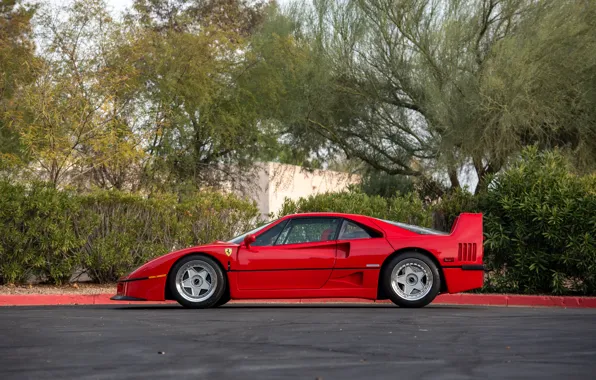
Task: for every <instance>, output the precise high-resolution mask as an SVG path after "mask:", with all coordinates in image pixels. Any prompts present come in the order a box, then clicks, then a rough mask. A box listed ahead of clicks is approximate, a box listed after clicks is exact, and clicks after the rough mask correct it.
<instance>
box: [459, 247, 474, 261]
mask: <svg viewBox="0 0 596 380" xmlns="http://www.w3.org/2000/svg"><path fill="white" fill-rule="evenodd" d="M477 252H478V248H477V245H476V243H459V244H458V247H457V260H458V261H471V262H475V261H476V255H477Z"/></svg>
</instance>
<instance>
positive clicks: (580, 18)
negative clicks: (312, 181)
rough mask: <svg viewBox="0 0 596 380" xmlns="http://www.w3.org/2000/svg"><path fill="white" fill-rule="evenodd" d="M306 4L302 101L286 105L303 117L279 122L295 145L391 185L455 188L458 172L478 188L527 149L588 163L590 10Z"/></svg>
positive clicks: (424, 2)
mask: <svg viewBox="0 0 596 380" xmlns="http://www.w3.org/2000/svg"><path fill="white" fill-rule="evenodd" d="M313 5H314V6H313V7H312V11H309V10H308V9H307V8H305V11H304V12H303V13H302V14H301V13H298V15H299V16H298V17H296V16H293V17H294V19H295V20H296V22H297V23H301V25H302V27H301V28H297V30H299V33H294V36H295V37H296V38H298V39H301V40H302V41H303V43H309V44H310V48H309V53H310V56H309V63H308V65H309V66H310V68H311V69H307V70H305V75H304V76H303V77H302V78H301V80H300V81H301V82H302V83H303V84H302V86H303V87H304V88H307V92H306V93H305V96H304V97H302V98H296V97H289V98H287V99H283V100H282V101H286V100H290V101H293V102H294V108H295V109H301V110H304V111H305V112H302V114H301V115H299V116H298V117H294V118H291V119H290V120H289V121H287V122H285V124H286V125H288V126H295V128H293V132H292V134H293V136H294V137H295V138H296V139H297V140H298V141H308V139H313V137H312V136H313V135H315V136H319V137H323V138H324V139H325V140H326V141H328V142H331V143H332V144H333V145H334V146H336V147H339V148H341V149H342V150H343V151H344V152H345V153H346V155H348V156H349V157H356V158H358V159H361V160H363V161H364V162H366V163H368V164H369V165H370V166H372V167H373V168H374V169H376V170H382V171H384V172H386V173H388V174H398V175H408V176H414V177H416V176H421V175H423V174H425V173H429V172H432V171H436V170H439V171H444V172H445V173H446V174H447V175H448V177H449V179H450V182H451V185H452V186H453V187H459V186H460V181H459V176H458V173H460V172H461V170H462V168H463V167H466V166H471V167H472V168H473V171H474V172H475V174H476V175H477V177H478V178H479V179H480V180H481V181H482V179H483V178H485V177H486V176H487V175H489V174H491V173H494V172H497V171H499V170H500V169H501V168H502V167H503V166H504V165H506V164H507V162H508V159H509V158H510V157H515V155H516V154H517V152H519V151H520V149H521V148H522V147H523V146H525V145H529V144H535V143H537V144H541V145H543V146H544V147H548V148H550V147H553V146H567V145H569V146H570V148H571V149H574V150H575V151H578V152H579V151H581V152H583V153H587V154H588V155H590V154H592V153H593V149H592V147H593V146H594V144H592V143H591V141H594V119H593V112H592V111H591V110H593V109H594V107H593V106H590V105H593V104H594V103H593V101H594V96H593V88H594V87H593V86H592V83H593V80H594V79H593V78H594V71H593V70H594V67H595V66H594V64H593V60H594V57H595V56H594V54H593V51H594V36H595V34H594V33H593V30H594V27H593V23H594V21H593V20H594V12H595V9H596V6H595V3H594V2H590V1H578V2H558V1H549V0H545V1H539V2H534V1H526V0H505V1H499V0H483V1H464V0H461V1H449V2H448V1H440V0H411V1H402V2H395V1H391V0H352V1H345V2H333V1H325V0H321V1H315V2H314V3H313ZM553 25H556V26H557V28H556V29H553ZM553 30H556V32H553ZM571 46H572V47H573V48H570V47H571ZM313 62H316V63H313ZM289 65H290V64H288V66H289ZM518 73H519V74H521V75H518ZM549 78H550V82H549V83H546V82H548V81H549ZM553 78H555V79H553ZM544 84H546V85H544ZM577 116H580V117H579V118H578V117H577ZM305 131H308V133H305ZM303 145H304V146H313V145H309V144H303ZM321 146H323V144H322V143H321V144H319V145H314V147H315V148H316V149H320V147H321Z"/></svg>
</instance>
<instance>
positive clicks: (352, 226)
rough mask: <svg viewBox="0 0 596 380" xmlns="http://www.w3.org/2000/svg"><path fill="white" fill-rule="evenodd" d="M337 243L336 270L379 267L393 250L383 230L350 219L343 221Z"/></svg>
mask: <svg viewBox="0 0 596 380" xmlns="http://www.w3.org/2000/svg"><path fill="white" fill-rule="evenodd" d="M337 243H338V247H337V261H336V263H335V267H334V268H335V269H336V270H340V269H345V268H353V269H370V268H379V267H380V263H381V262H382V260H383V259H384V258H385V257H387V255H389V254H390V253H391V252H393V248H392V247H391V245H390V244H389V242H388V241H387V239H385V238H384V237H383V234H382V233H381V231H379V230H377V229H375V228H372V227H371V226H367V225H364V224H361V223H358V222H356V221H354V220H349V219H345V220H344V221H343V224H342V227H341V229H340V232H339V234H338V238H337Z"/></svg>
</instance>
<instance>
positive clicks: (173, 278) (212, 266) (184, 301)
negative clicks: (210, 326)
mask: <svg viewBox="0 0 596 380" xmlns="http://www.w3.org/2000/svg"><path fill="white" fill-rule="evenodd" d="M191 262H192V263H193V264H197V266H196V267H193V268H195V269H198V268H199V267H203V268H204V270H205V271H206V272H207V274H206V275H205V277H206V278H205V279H204V280H199V279H198V278H197V280H198V281H206V282H207V283H209V280H210V281H211V282H210V285H211V286H212V287H213V291H212V290H211V288H209V290H208V291H206V293H204V294H203V298H204V299H201V298H199V297H200V296H199V295H197V299H196V300H193V299H192V298H193V297H192V296H191V295H189V294H188V291H186V289H189V288H183V286H182V285H181V286H180V289H179V287H178V286H177V278H178V277H177V276H178V275H179V272H180V271H181V270H182V271H183V272H186V273H187V274H184V273H181V274H182V278H184V276H187V275H188V272H187V271H186V270H184V269H185V267H186V266H187V265H189V264H190V263H191ZM207 268H209V269H207ZM195 272H197V271H196V270H195ZM201 272H202V271H201ZM197 273H198V272H197ZM195 277H196V276H195ZM186 278H187V279H190V277H186ZM168 287H169V289H170V292H171V294H172V296H173V297H174V299H175V300H176V301H177V302H178V303H179V304H180V305H182V306H184V307H186V308H192V309H206V308H210V307H214V306H216V304H217V303H218V302H219V301H220V299H221V298H222V296H223V295H224V293H225V291H226V288H227V277H226V275H225V274H224V272H223V270H222V269H221V267H220V266H219V264H218V263H217V262H216V261H215V260H214V259H212V258H210V257H208V256H205V255H197V254H193V255H188V256H185V257H184V258H182V259H181V260H179V261H178V262H177V263H176V264H174V265H173V266H172V269H171V271H170V273H169V275H168ZM208 293H211V294H208Z"/></svg>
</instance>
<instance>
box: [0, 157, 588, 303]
mask: <svg viewBox="0 0 596 380" xmlns="http://www.w3.org/2000/svg"><path fill="white" fill-rule="evenodd" d="M486 188H487V190H486V191H483V192H481V193H479V194H478V195H471V194H470V193H469V192H466V191H456V192H453V193H451V194H449V195H448V196H446V197H444V198H443V199H441V200H440V201H439V202H438V203H432V204H429V203H426V202H423V201H422V200H421V197H419V196H418V195H417V194H414V193H410V194H407V195H396V196H394V197H390V198H384V197H380V196H369V195H366V194H364V193H362V192H359V191H357V190H353V191H346V192H343V193H339V194H320V195H317V196H311V197H308V198H302V199H300V200H298V201H291V200H286V202H285V204H284V206H283V209H282V210H281V212H280V215H286V214H290V213H300V212H310V211H336V212H349V213H357V214H365V215H371V216H375V217H380V218H384V219H390V220H398V221H403V222H406V223H411V224H416V225H421V226H427V227H430V226H432V227H435V228H440V229H443V230H445V231H448V230H449V229H450V227H451V225H452V223H453V221H454V219H455V217H456V216H457V215H459V213H461V212H466V211H469V212H482V213H484V232H485V264H486V265H487V267H488V268H489V269H490V270H491V272H490V275H489V276H488V278H487V283H486V287H485V288H484V289H483V290H482V291H490V292H495V291H497V292H513V293H528V294H530V293H531V294H536V293H538V294H552V293H554V294H570V293H572V294H584V295H596V176H594V175H591V176H577V175H574V174H572V173H571V171H570V169H569V167H568V166H567V163H566V162H565V160H564V159H563V157H562V156H561V155H559V154H557V153H556V152H555V153H553V152H551V153H538V152H537V151H536V150H533V149H528V150H527V151H525V152H524V155H523V157H521V159H520V160H519V161H518V162H517V163H516V164H515V165H513V166H512V167H511V168H509V169H508V170H507V171H505V172H503V173H500V174H499V175H496V176H494V177H492V178H490V179H489V184H488V186H487V187H486ZM257 223H260V220H259V211H258V209H257V208H256V206H255V205H254V204H252V203H248V202H246V201H243V200H241V199H238V198H236V197H234V196H233V195H222V194H219V193H210V192H201V193H197V194H194V195H191V196H188V197H185V198H184V199H179V198H177V197H176V196H175V195H173V194H162V195H160V196H153V197H151V198H144V197H141V196H138V195H131V194H126V193H122V192H116V191H98V192H96V193H92V194H85V195H79V194H76V193H74V192H71V191H57V190H55V189H53V188H51V187H48V186H47V185H44V184H39V183H34V184H28V185H26V186H25V185H14V184H10V183H7V182H0V283H19V282H26V281H27V280H28V279H29V278H30V277H31V276H35V277H37V278H39V279H41V280H45V281H48V282H52V283H63V282H66V281H68V280H69V279H70V278H71V277H72V275H73V273H74V272H75V271H77V270H79V269H82V270H83V271H85V272H86V273H87V274H88V275H89V276H91V278H92V279H93V280H95V281H97V282H108V281H114V280H115V279H116V278H118V277H119V276H121V275H123V274H125V273H127V272H128V271H129V270H131V269H133V268H134V267H136V266H138V265H141V264H142V263H143V262H145V261H147V260H149V259H150V258H153V257H156V256H159V255H161V254H164V253H166V252H168V251H171V250H174V249H178V248H183V247H187V246H191V245H195V244H201V243H205V242H209V241H213V240H216V239H226V238H229V237H232V236H234V235H236V234H238V233H241V232H243V231H246V230H249V229H251V228H252V227H254V226H255V225H256V224H257Z"/></svg>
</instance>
